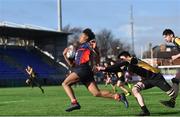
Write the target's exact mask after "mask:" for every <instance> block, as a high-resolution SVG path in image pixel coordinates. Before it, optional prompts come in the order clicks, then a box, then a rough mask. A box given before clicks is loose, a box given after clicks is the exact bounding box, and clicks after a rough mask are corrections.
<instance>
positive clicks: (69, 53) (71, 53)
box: [66, 45, 76, 59]
mask: <svg viewBox="0 0 180 117" xmlns="http://www.w3.org/2000/svg"><path fill="white" fill-rule="evenodd" d="M75 54H76V52H75V48H74V46H73V45H70V46H69V47H68V51H67V53H66V57H67V58H69V59H74V57H75Z"/></svg>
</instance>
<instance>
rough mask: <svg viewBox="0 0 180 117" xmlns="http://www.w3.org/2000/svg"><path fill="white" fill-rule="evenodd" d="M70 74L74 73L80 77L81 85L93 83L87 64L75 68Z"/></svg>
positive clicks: (91, 73) (90, 70) (92, 75)
mask: <svg viewBox="0 0 180 117" xmlns="http://www.w3.org/2000/svg"><path fill="white" fill-rule="evenodd" d="M72 72H75V73H76V74H77V75H78V76H79V77H80V81H81V82H82V83H83V84H87V83H90V82H93V81H95V80H94V74H93V72H92V69H91V67H90V66H89V65H88V64H82V65H79V66H76V67H74V68H73V69H72Z"/></svg>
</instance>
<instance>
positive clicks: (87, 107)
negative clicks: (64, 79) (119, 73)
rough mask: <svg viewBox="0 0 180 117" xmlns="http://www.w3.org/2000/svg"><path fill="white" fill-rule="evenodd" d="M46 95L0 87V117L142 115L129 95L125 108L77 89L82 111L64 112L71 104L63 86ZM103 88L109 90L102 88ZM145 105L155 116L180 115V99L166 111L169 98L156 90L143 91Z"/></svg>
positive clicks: (48, 90) (28, 89) (52, 88)
mask: <svg viewBox="0 0 180 117" xmlns="http://www.w3.org/2000/svg"><path fill="white" fill-rule="evenodd" d="M44 89H45V94H42V93H41V91H40V90H39V89H38V88H36V87H35V88H33V89H32V88H30V87H25V88H24V87H23V88H0V115H9V116H10V115H18V116H20V115H27V116H28V115H33V116H40V115H43V116H50V115H52V116H56V115H59V116H95V115H96V116H122V115H124V116H131V115H136V114H138V113H139V111H140V108H139V106H138V105H137V102H136V100H135V99H134V97H132V96H129V97H128V100H129V104H130V107H129V108H128V109H126V108H124V105H123V104H122V103H120V102H116V101H114V100H110V99H103V98H97V97H93V96H92V95H91V94H90V93H89V92H88V91H87V90H86V88H85V87H84V86H77V87H76V88H74V89H75V92H76V96H77V97H78V100H79V102H80V104H81V110H78V111H73V112H65V111H64V110H65V109H66V107H67V106H68V105H69V104H70V102H69V99H68V97H67V96H66V94H65V92H64V90H63V88H62V87H60V86H59V87H58V86H57V87H56V86H54V87H44ZM100 89H109V90H110V87H104V86H100ZM143 95H144V98H145V102H146V104H147V106H148V108H149V110H150V112H151V115H153V116H159V115H163V116H171V115H173V116H178V115H180V104H179V103H180V100H179V99H180V97H179V98H178V99H177V105H176V108H174V109H171V108H166V107H164V106H163V105H161V104H160V103H159V100H164V99H169V98H168V96H167V95H166V94H165V93H163V92H162V91H160V90H159V89H157V88H154V89H150V90H147V91H143Z"/></svg>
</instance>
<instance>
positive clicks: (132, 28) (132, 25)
mask: <svg viewBox="0 0 180 117" xmlns="http://www.w3.org/2000/svg"><path fill="white" fill-rule="evenodd" d="M130 24H131V39H132V46H131V47H132V53H133V54H134V19H133V5H131V16H130Z"/></svg>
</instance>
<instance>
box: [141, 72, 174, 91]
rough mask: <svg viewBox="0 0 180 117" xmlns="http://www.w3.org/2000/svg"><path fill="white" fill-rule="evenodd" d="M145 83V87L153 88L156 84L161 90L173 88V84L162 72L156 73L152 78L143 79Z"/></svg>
mask: <svg viewBox="0 0 180 117" xmlns="http://www.w3.org/2000/svg"><path fill="white" fill-rule="evenodd" d="M141 82H142V83H143V84H144V85H145V89H149V88H152V87H154V86H156V87H159V88H160V89H161V90H163V91H165V92H167V91H169V90H170V89H171V86H170V85H169V84H168V83H167V81H166V80H165V79H164V77H163V76H162V74H160V73H159V74H155V75H154V77H152V78H146V79H144V80H143V81H141Z"/></svg>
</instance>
